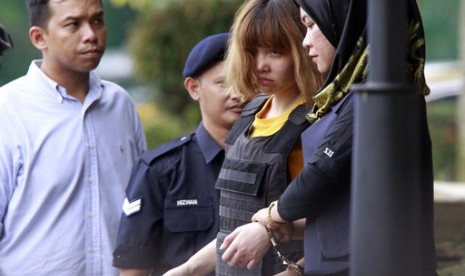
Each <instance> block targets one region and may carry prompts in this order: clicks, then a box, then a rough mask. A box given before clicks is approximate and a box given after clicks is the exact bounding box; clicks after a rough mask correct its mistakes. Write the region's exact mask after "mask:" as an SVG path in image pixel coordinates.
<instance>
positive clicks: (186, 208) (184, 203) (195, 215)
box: [163, 198, 215, 233]
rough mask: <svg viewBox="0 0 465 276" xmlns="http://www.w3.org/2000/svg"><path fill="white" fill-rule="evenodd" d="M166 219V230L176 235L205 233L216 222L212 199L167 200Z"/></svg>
mask: <svg viewBox="0 0 465 276" xmlns="http://www.w3.org/2000/svg"><path fill="white" fill-rule="evenodd" d="M163 212H164V219H165V226H166V228H167V229H168V230H169V231H171V232H174V233H177V232H195V231H204V230H207V229H208V228H210V227H211V226H212V225H213V222H214V216H215V212H214V207H213V200H212V199H211V198H203V199H173V198H166V199H165V207H164V211H163Z"/></svg>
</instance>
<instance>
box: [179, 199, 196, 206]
mask: <svg viewBox="0 0 465 276" xmlns="http://www.w3.org/2000/svg"><path fill="white" fill-rule="evenodd" d="M198 204H199V203H198V201H197V199H179V200H177V201H176V206H195V205H198Z"/></svg>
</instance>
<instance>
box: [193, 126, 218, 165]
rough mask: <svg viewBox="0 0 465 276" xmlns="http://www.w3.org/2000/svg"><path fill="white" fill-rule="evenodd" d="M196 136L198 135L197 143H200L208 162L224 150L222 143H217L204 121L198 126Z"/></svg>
mask: <svg viewBox="0 0 465 276" xmlns="http://www.w3.org/2000/svg"><path fill="white" fill-rule="evenodd" d="M195 136H196V137H197V143H198V144H199V147H200V150H201V151H202V154H203V157H204V158H205V162H207V164H208V163H210V162H212V161H213V160H214V159H215V158H216V157H217V156H218V154H220V153H221V152H223V149H222V148H221V147H220V145H218V143H216V141H215V140H213V138H212V137H211V135H210V134H209V133H208V132H207V130H206V129H205V126H204V125H203V123H202V122H201V123H200V124H199V126H198V127H197V130H196V132H195Z"/></svg>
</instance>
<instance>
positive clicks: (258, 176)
mask: <svg viewBox="0 0 465 276" xmlns="http://www.w3.org/2000/svg"><path fill="white" fill-rule="evenodd" d="M266 99H267V96H258V97H257V98H256V99H254V100H253V101H252V102H251V103H249V104H248V105H247V106H246V108H245V109H244V111H243V113H242V114H241V117H240V118H239V119H238V121H237V122H236V123H235V124H234V127H233V128H232V130H231V132H230V134H229V136H228V138H227V139H226V145H225V149H226V158H225V161H224V163H223V166H222V168H221V171H220V174H219V176H218V180H217V182H216V187H217V188H218V189H220V191H221V197H220V211H219V212H220V232H219V233H218V236H217V252H218V256H217V266H216V275H273V274H276V273H278V272H281V271H283V270H284V269H285V266H283V265H282V261H281V260H280V259H279V258H278V257H277V255H276V254H275V252H273V250H270V251H269V252H268V253H267V254H266V255H265V257H264V258H263V260H262V262H261V263H260V264H259V265H257V267H256V269H254V270H247V269H242V268H239V267H230V266H228V265H227V264H226V263H224V262H223V261H222V259H221V252H220V251H219V250H218V248H219V246H220V245H221V244H222V242H223V239H224V238H225V237H226V235H227V234H229V233H230V232H231V231H233V230H234V229H235V228H236V227H238V226H241V225H244V224H246V223H249V222H250V221H251V218H252V215H253V214H255V213H256V212H257V211H258V210H260V209H262V208H264V207H266V206H268V205H269V204H270V203H271V202H273V201H275V200H278V199H279V196H280V195H281V194H282V193H283V192H284V190H285V189H286V187H287V185H288V184H289V183H290V182H291V179H290V174H289V170H288V157H289V154H290V152H291V151H292V149H293V148H294V147H295V145H296V143H297V142H298V141H299V139H300V135H301V133H302V132H303V131H304V130H305V129H306V128H307V127H308V126H309V124H308V122H307V120H306V119H305V114H306V113H307V109H306V107H305V106H304V105H300V106H298V107H297V108H296V109H295V110H293V111H292V113H291V114H290V115H289V119H288V120H287V121H286V123H285V124H284V125H283V127H282V128H281V129H280V130H279V131H278V132H276V133H275V134H273V135H272V136H268V137H250V136H249V135H248V133H249V131H250V127H251V125H252V122H253V120H254V118H255V114H256V113H257V112H258V111H259V110H260V109H261V108H262V107H263V105H264V104H265V102H266ZM302 244H303V243H302V242H300V241H298V242H297V241H296V242H290V243H289V244H285V245H280V249H279V250H280V252H281V253H283V254H284V255H286V256H287V257H288V259H290V260H294V261H297V260H298V259H299V258H300V257H302V256H303V245H302Z"/></svg>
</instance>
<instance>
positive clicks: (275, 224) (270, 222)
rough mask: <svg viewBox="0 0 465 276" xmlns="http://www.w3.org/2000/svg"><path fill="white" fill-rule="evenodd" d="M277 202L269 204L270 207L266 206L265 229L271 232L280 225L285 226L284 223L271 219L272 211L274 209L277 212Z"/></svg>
mask: <svg viewBox="0 0 465 276" xmlns="http://www.w3.org/2000/svg"><path fill="white" fill-rule="evenodd" d="M277 206H278V201H273V202H271V204H270V206H268V215H267V218H266V227H268V228H269V229H271V230H274V229H277V228H278V227H279V226H280V225H282V224H285V223H286V222H283V221H277V220H275V219H273V209H274V208H276V212H277Z"/></svg>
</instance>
